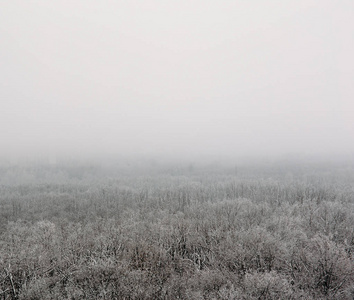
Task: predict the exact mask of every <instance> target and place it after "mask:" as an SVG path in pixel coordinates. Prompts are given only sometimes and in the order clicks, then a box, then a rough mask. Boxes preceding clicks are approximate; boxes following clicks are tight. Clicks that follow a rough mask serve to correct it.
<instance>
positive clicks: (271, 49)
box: [0, 0, 354, 156]
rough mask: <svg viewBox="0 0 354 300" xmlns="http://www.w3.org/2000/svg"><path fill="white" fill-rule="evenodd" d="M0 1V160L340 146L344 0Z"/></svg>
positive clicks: (347, 103)
mask: <svg viewBox="0 0 354 300" xmlns="http://www.w3.org/2000/svg"><path fill="white" fill-rule="evenodd" d="M0 7H1V9H0V79H1V81H0V101H1V102H0V103H1V106H0V134H1V139H0V146H1V148H0V156H1V155H5V156H6V155H9V154H20V155H23V154H26V153H27V154H29V155H32V154H34V153H37V154H41V155H42V154H62V153H67V154H73V155H78V154H80V155H82V154H88V155H91V154H107V153H110V154H113V153H119V154H127V153H128V154H144V155H160V154H166V155H168V156H174V155H176V156H178V155H194V156H195V155H204V154H205V155H206V154H212V155H221V156H222V155H233V154H235V155H247V154H252V155H262V156H263V155H282V154H286V153H305V154H306V153H312V154H313V153H319V154H323V153H337V154H349V153H354V97H353V96H354V58H353V53H354V2H353V1H351V0H350V1H349V0H348V1H347V0H342V1H326V0H317V1H313V0H299V1H284V0H282V1H281V0H278V1H275V0H269V1H263V0H253V1H237V0H233V1H205V0H203V1H202V0H198V1H193V0H189V1H186V0H181V1H156V0H153V1H98V0H97V1H88V0H85V1H83V0H75V1H64V0H60V1H16V0H11V1H5V0H4V1H0Z"/></svg>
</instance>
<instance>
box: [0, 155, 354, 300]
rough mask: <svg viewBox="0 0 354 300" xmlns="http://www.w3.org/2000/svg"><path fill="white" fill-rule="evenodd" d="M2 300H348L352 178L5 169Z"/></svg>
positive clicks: (165, 169)
mask: <svg viewBox="0 0 354 300" xmlns="http://www.w3.org/2000/svg"><path fill="white" fill-rule="evenodd" d="M0 174H1V175H0V235H1V236H0V297H2V298H3V299H68V298H71V299H300V298H301V299H352V298H353V296H354V272H353V269H354V263H353V255H354V185H353V182H354V168H353V165H351V164H349V165H348V164H344V163H343V164H342V163H331V164H320V163H312V164H311V163H308V162H307V163H304V162H301V163H300V162H293V161H292V162H289V161H288V162H286V161H283V162H281V163H279V162H276V163H269V162H268V163H263V164H258V166H257V165H256V164H253V165H252V164H248V165H246V164H231V165H222V164H221V165H220V164H216V163H213V164H209V165H200V164H192V163H188V164H185V165H177V164H176V165H171V164H170V165H165V164H159V163H158V162H156V161H144V162H141V163H138V164H136V165H131V164H118V163H117V164H113V165H110V166H109V165H100V166H99V165H83V164H75V163H62V164H56V165H52V166H46V165H27V166H16V167H15V166H10V165H8V166H2V167H1V168H0Z"/></svg>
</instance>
